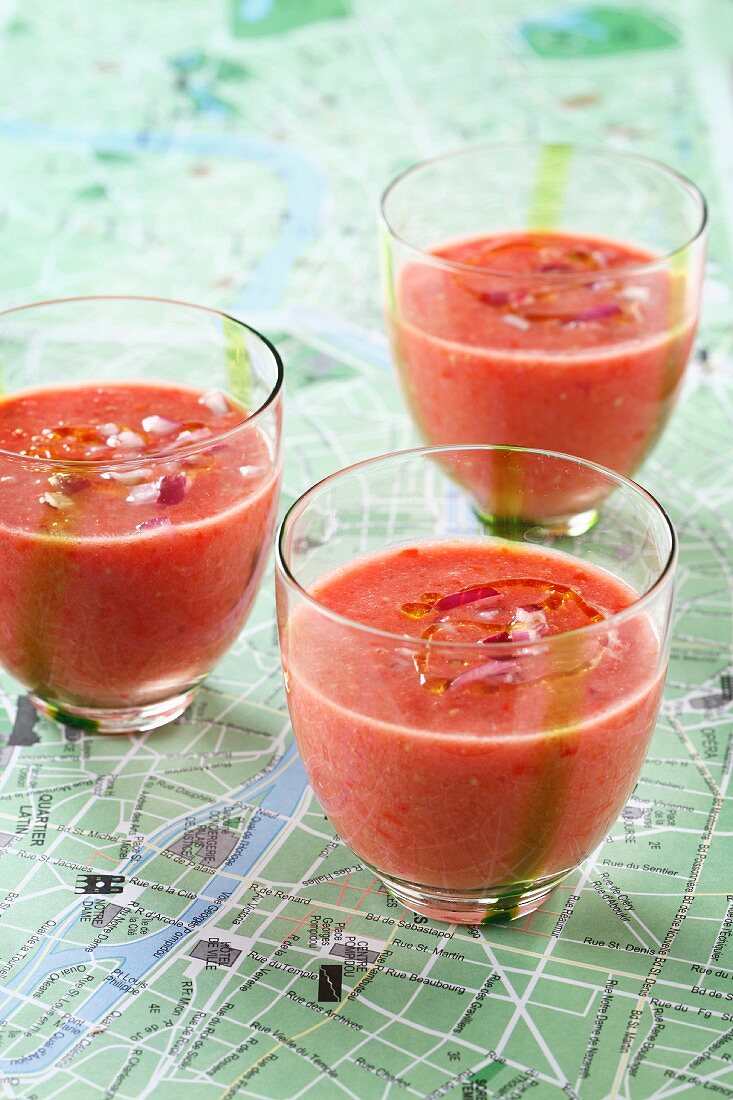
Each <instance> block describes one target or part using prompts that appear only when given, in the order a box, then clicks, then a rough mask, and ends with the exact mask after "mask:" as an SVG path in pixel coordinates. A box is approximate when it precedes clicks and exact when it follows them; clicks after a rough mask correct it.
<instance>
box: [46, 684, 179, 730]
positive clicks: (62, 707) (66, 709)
mask: <svg viewBox="0 0 733 1100" xmlns="http://www.w3.org/2000/svg"><path fill="white" fill-rule="evenodd" d="M193 696H194V689H192V690H190V691H184V692H183V693H182V694H181V695H174V696H173V698H172V699H164V700H163V701H162V702H160V703H150V704H148V705H147V706H144V707H77V706H72V705H71V704H69V703H63V704H59V703H50V702H48V700H46V699H41V698H40V696H38V695H34V694H33V692H29V693H28V697H29V699H30V701H31V702H32V703H33V706H34V707H35V708H36V710H37V711H39V712H40V713H41V714H43V715H45V716H46V718H52V719H53V721H54V722H61V724H62V725H64V726H74V727H75V728H76V729H83V730H89V732H90V733H143V732H145V731H146V730H154V729H156V728H157V727H158V726H165V725H167V723H168V722H172V721H173V719H174V718H178V717H179V715H181V714H183V712H184V710H185V709H186V708H187V707H188V706H189V704H190V703H191V700H192V699H193Z"/></svg>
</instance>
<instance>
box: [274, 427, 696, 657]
mask: <svg viewBox="0 0 733 1100" xmlns="http://www.w3.org/2000/svg"><path fill="white" fill-rule="evenodd" d="M476 451H479V452H493V451H502V452H507V453H516V454H529V455H540V456H542V457H548V458H551V459H562V460H563V461H566V462H571V463H575V464H576V465H578V466H581V467H583V468H584V469H587V470H593V471H596V472H598V473H600V474H603V475H604V476H605V477H607V478H610V479H611V480H613V481H615V482H616V487H617V488H621V487H623V488H626V489H631V491H632V492H633V493H635V494H636V495H637V496H639V497H641V498H642V499H643V500H644V502H645V503H646V504H647V506H650V507H651V510H652V511H654V512H656V513H657V514H659V515H660V516H661V517H662V520H663V524H664V526H665V528H666V530H667V532H668V534H669V538H670V548H669V554H668V555H667V559H666V561H665V562H664V565H663V566H662V567H661V568H660V570H659V573H658V576H657V577H656V579H655V580H654V581H653V583H652V584H651V585H650V586H649V587H648V588H647V589H646V590H645V591H644V592H642V593H641V595H640V596H639V597H638V599H635V600H634V601H633V602H632V603H630V604H629V605H628V606H627V607H623V608H621V610H620V611H614V612H612V613H611V614H610V615H608V616H606V617H605V618H604V619H602V620H601V622H598V623H590V624H589V625H588V626H582V627H576V628H575V629H574V630H566V631H563V632H561V633H560V634H552V635H549V636H546V637H541V638H537V639H535V640H534V641H528V642H512V641H508V642H493V643H492V645H491V653H492V654H493V653H502V654H506V653H514V654H516V653H517V652H518V651H520V652H524V651H526V650H532V651H533V652H538V651H540V650H542V649H546V648H547V647H553V646H554V647H557V646H558V645H562V644H564V643H563V640H564V639H566V638H575V637H578V636H580V635H582V636H583V637H584V638H587V637H594V636H596V635H598V634H602V633H606V632H608V631H609V630H613V629H615V627H616V625H617V624H619V623H621V622H624V621H625V620H627V619H630V618H631V617H632V616H635V615H638V614H639V613H640V611H642V612H643V610H644V609H645V608H646V606H647V605H648V604H649V603H651V601H652V599H653V598H654V597H655V596H656V594H657V593H658V592H659V591H660V590H661V589H662V588H663V587H664V586H665V585H666V584H668V583H669V582H670V580H671V579H672V578H673V577H674V569H675V565H676V562H677V552H678V540H677V533H676V531H675V529H674V525H673V524H672V521H671V519H670V518H669V515H668V514H667V511H666V510H665V508H664V507H663V506H662V505H661V504H660V503H659V501H658V500H657V499H656V497H654V496H652V494H651V493H650V492H649V491H648V489H645V488H644V487H643V485H639V484H638V482H636V481H632V480H631V478H628V477H624V475H623V474H618V473H616V472H615V471H614V470H609V469H607V468H606V467H605V466H601V465H599V464H598V463H597V462H591V461H590V460H589V459H585V458H579V457H578V456H577V455H567V454H563V453H562V452H561V451H545V450H542V449H540V448H537V447H510V446H506V445H502V444H496V443H476V444H463V445H459V446H450V445H448V446H440V447H411V448H409V449H407V450H401V451H389V452H387V453H385V454H380V455H374V456H373V457H371V458H365V459H362V460H361V461H360V462H354V463H352V465H350V466H345V467H343V469H340V470H335V471H334V472H333V473H331V474H328V476H327V477H324V478H321V479H320V481H317V482H315V484H314V485H311V486H310V487H309V488H308V489H306V491H305V492H304V493H302V494H301V495H300V496H299V497H298V498H297V500H295V501H294V502H293V503H292V504H291V505H290V507H289V508H288V510H287V512H286V513H285V515H284V516H283V519H282V521H281V523H280V528H279V530H278V532H277V536H276V539H275V568H276V571H277V572H278V573H279V574H281V576H282V577H283V579H284V581H285V583H286V584H288V585H289V586H290V587H291V588H292V589H294V591H295V592H296V593H297V595H299V596H301V597H302V598H303V599H304V600H305V601H306V602H307V603H308V604H310V606H311V607H313V608H314V609H315V610H316V611H317V612H318V613H319V614H321V615H324V616H325V617H326V618H327V619H330V620H331V621H332V622H334V623H336V624H338V625H340V626H343V627H347V628H350V629H353V630H358V631H360V632H362V633H364V634H367V635H369V636H370V637H373V638H380V639H382V640H383V641H384V640H386V641H389V642H391V643H396V644H398V645H400V646H406V645H414V646H415V648H418V647H424V646H425V645H430V646H431V648H433V647H435V648H437V649H439V650H440V649H448V650H449V651H451V652H456V650H461V651H463V652H466V651H471V652H473V651H474V650H476V649H477V647H480V648H481V651H482V652H483V653H484V654H486V652H487V649H486V646H485V645H484V644H482V643H481V642H480V641H476V642H455V641H432V640H429V641H428V640H426V639H424V638H417V637H414V636H413V635H410V634H397V633H395V632H393V631H391V630H382V629H380V628H379V627H374V626H370V625H369V624H368V623H362V622H359V620H358V619H351V618H349V616H348V615H342V614H340V612H338V611H333V610H332V609H331V608H328V607H326V606H325V605H324V604H322V603H321V602H320V601H319V600H318V599H317V598H316V597H315V596H313V595H312V594H311V593H310V592H309V591H308V590H307V588H305V587H304V586H303V585H302V584H301V583H300V581H299V580H298V579H297V578H296V576H295V574H294V573H293V571H292V570H291V568H290V566H289V564H288V562H287V561H286V555H285V537H286V534H287V533H288V531H289V529H290V527H292V525H293V524H294V523H295V522H296V520H298V519H299V518H300V516H301V515H302V514H303V512H304V511H305V509H306V507H307V505H308V504H309V503H310V501H311V500H312V498H314V497H315V496H316V495H317V494H318V493H320V492H321V491H322V490H323V489H324V488H326V487H327V486H328V485H330V484H331V483H332V482H334V481H337V480H339V479H340V478H342V477H344V476H345V475H353V474H358V473H359V472H360V471H362V470H364V469H365V468H366V467H371V466H376V465H377V464H379V463H386V462H387V461H390V460H398V461H399V460H402V461H404V460H406V459H410V458H431V457H433V456H438V455H441V454H446V453H452V454H455V453H456V452H476ZM351 560H353V559H351ZM606 572H608V571H607V570H606Z"/></svg>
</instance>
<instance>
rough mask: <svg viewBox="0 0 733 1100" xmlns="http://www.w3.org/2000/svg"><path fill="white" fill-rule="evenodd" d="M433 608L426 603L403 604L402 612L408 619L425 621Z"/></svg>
mask: <svg viewBox="0 0 733 1100" xmlns="http://www.w3.org/2000/svg"><path fill="white" fill-rule="evenodd" d="M431 610H432V608H430V607H428V606H427V604H424V603H403V605H402V607H401V608H400V611H401V612H402V614H403V615H406V616H407V618H408V619H424V618H425V616H426V615H429V614H430V612H431Z"/></svg>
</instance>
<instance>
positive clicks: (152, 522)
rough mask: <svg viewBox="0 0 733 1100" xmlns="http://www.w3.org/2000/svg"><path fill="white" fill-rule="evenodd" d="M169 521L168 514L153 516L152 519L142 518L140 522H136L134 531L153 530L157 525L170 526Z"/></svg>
mask: <svg viewBox="0 0 733 1100" xmlns="http://www.w3.org/2000/svg"><path fill="white" fill-rule="evenodd" d="M170 526H171V521H170V520H169V519H168V516H153V518H152V519H144V520H143V521H142V523H138V524H136V526H135V530H136V531H153V530H155V528H157V527H170Z"/></svg>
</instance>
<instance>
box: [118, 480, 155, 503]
mask: <svg viewBox="0 0 733 1100" xmlns="http://www.w3.org/2000/svg"><path fill="white" fill-rule="evenodd" d="M159 493H160V486H159V484H158V482H157V481H153V482H150V481H148V482H146V483H145V484H144V485H136V486H135V487H134V488H133V489H131V490H130V492H129V493H128V494H127V496H126V497H125V500H126V501H127V503H128V504H153V503H155V502H157V500H158V494H159Z"/></svg>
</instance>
